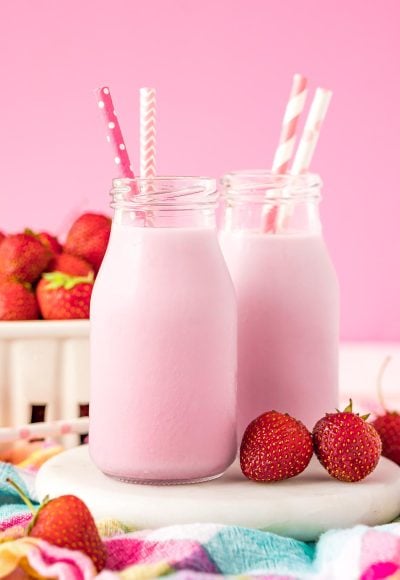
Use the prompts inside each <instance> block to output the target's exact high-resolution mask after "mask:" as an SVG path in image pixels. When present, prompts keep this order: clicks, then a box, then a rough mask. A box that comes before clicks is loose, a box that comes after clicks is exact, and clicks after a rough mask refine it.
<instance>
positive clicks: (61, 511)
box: [7, 479, 107, 572]
mask: <svg viewBox="0 0 400 580" xmlns="http://www.w3.org/2000/svg"><path fill="white" fill-rule="evenodd" d="M7 482H8V483H9V484H10V485H12V486H13V487H14V488H15V489H16V490H17V492H18V493H19V495H20V496H21V498H22V499H23V500H24V502H25V503H26V504H27V505H28V507H29V509H30V510H31V511H32V513H33V515H34V518H33V520H32V522H31V524H30V525H29V528H28V535H29V536H30V537H31V538H39V539H40V540H44V541H46V542H48V543H49V544H53V545H55V546H59V547H60V548H67V549H68V550H79V551H80V552H83V553H84V554H86V555H87V556H88V557H89V558H90V559H91V560H92V562H93V564H94V566H95V568H96V570H97V572H101V570H103V568H104V567H105V565H106V559H107V552H106V547H105V545H104V544H103V542H102V541H101V538H100V535H99V532H98V531H97V528H96V524H95V522H94V519H93V516H92V514H91V513H90V511H89V509H88V507H87V506H86V504H85V503H84V502H83V501H82V500H81V499H79V498H78V497H76V496H75V495H62V496H60V497H57V498H55V499H51V500H45V501H44V502H43V504H42V505H41V506H40V507H39V509H38V510H37V511H35V508H34V507H33V505H32V503H31V502H30V500H29V499H28V498H27V497H26V496H25V494H24V493H23V491H22V490H21V488H20V487H19V486H18V485H17V484H16V483H14V482H13V481H11V480H10V479H7Z"/></svg>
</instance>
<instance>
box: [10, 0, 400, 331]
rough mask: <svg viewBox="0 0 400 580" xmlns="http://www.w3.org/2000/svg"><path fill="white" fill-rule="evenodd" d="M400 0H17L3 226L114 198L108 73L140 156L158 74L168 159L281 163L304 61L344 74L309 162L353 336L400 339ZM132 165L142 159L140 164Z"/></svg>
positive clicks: (52, 225) (337, 79)
mask: <svg viewBox="0 0 400 580" xmlns="http://www.w3.org/2000/svg"><path fill="white" fill-rule="evenodd" d="M399 17H400V3H399V2H398V1H397V0H384V1H381V2H378V0H335V1H333V0H332V1H330V2H329V1H321V0H301V1H296V0H293V1H291V0H274V1H272V0H203V1H202V2H194V1H189V0H168V1H162V0H158V1H157V0H141V1H139V0H96V1H94V0H93V1H88V0H87V1H82V0H57V1H52V0H34V1H32V0H13V1H12V2H11V1H9V2H3V3H2V9H1V19H0V64H1V67H0V70H1V88H0V120H1V123H0V127H1V129H0V177H1V189H0V191H1V194H0V195H1V198H0V229H5V230H8V231H14V230H17V229H19V228H22V227H23V226H25V225H29V226H31V227H34V228H42V227H43V228H49V229H53V230H56V231H58V232H62V231H63V230H64V229H65V224H66V222H68V220H69V219H70V218H71V215H75V214H76V213H78V212H79V211H80V210H84V209H97V210H103V211H104V210H106V208H107V204H108V196H107V191H108V189H109V184H110V180H111V178H112V176H113V171H114V166H113V163H112V160H111V158H110V150H109V148H108V145H107V144H106V142H105V139H104V132H103V128H102V126H101V123H100V118H99V115H98V111H97V108H96V105H95V101H94V97H93V93H92V91H93V89H94V88H95V87H96V86H98V85H100V84H102V83H109V84H110V86H111V87H112V90H113V93H114V98H115V100H116V101H117V108H118V111H119V116H120V119H121V121H122V123H123V125H124V127H125V132H126V133H127V143H128V145H129V146H130V147H129V148H130V150H131V155H132V156H134V157H135V158H136V159H137V134H138V120H137V114H138V101H137V90H138V88H139V87H140V86H156V87H157V90H158V102H159V127H158V145H159V170H160V172H163V173H183V174H185V173H186V174H197V173H202V174H211V175H215V176H218V175H221V174H222V173H223V172H224V171H227V170H230V169H237V168H249V167H253V168H254V167H263V166H268V165H269V164H270V163H271V159H272V155H273V152H274V148H275V144H276V140H277V136H278V133H279V125H280V119H281V116H282V112H283V106H284V103H285V100H286V98H287V94H288V90H289V86H290V81H291V76H292V74H293V72H296V71H299V72H303V73H304V74H306V75H307V76H309V78H310V79H312V83H313V88H314V87H315V86H316V84H320V85H323V86H327V87H330V88H332V89H333V91H334V97H333V101H332V105H331V109H330V112H329V115H328V119H327V122H326V125H325V126H324V129H323V135H322V138H321V141H320V143H319V147H318V151H317V154H316V156H315V159H314V164H313V169H314V170H316V171H319V172H320V173H321V174H322V175H323V177H324V181H325V188H324V192H325V199H324V203H323V219H324V224H325V232H326V237H327V241H328V244H329V246H330V249H331V252H332V255H333V258H334V261H335V263H336V266H337V270H338V273H339V276H340V280H341V286H342V335H343V337H344V338H347V339H371V338H372V339H400V273H399V271H398V269H399V265H400V264H399V262H400V260H399V242H400V227H399V224H400V191H399V185H398V169H397V168H398V159H399V153H400V115H399V103H400V82H399V69H398V62H399V48H400V35H399V32H398V31H399V28H398V22H399ZM136 165H137V164H136Z"/></svg>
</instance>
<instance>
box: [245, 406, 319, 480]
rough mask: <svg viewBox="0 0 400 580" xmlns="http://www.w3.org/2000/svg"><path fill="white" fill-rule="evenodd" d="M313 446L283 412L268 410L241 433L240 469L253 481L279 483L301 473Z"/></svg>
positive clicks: (302, 429)
mask: <svg viewBox="0 0 400 580" xmlns="http://www.w3.org/2000/svg"><path fill="white" fill-rule="evenodd" d="M312 454H313V446H312V439H311V434H310V433H309V432H308V430H307V428H306V427H305V426H304V425H303V423H301V422H300V421H298V420H297V419H294V418H293V417H290V415H288V414H287V413H285V414H283V413H278V412H277V411H268V412H267V413H264V414H263V415H260V416H259V417H257V419H254V421H252V422H251V423H250V425H248V427H247V429H246V431H245V432H244V435H243V439H242V444H241V446H240V467H241V469H242V471H243V474H244V475H245V476H246V477H247V478H249V479H253V480H254V481H280V480H282V479H289V478H290V477H294V476H295V475H298V474H299V473H301V472H302V471H304V470H305V468H306V467H307V465H308V464H309V463H310V461H311V457H312Z"/></svg>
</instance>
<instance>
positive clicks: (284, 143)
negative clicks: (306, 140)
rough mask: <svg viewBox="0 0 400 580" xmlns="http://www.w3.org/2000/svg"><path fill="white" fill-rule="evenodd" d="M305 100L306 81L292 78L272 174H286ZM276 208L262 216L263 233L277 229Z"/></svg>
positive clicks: (302, 78) (298, 77)
mask: <svg viewBox="0 0 400 580" xmlns="http://www.w3.org/2000/svg"><path fill="white" fill-rule="evenodd" d="M306 98H307V79H306V77H304V76H303V75H301V74H298V73H297V74H295V75H294V76H293V81H292V87H291V90H290V95H289V100H288V102H287V105H286V109H285V114H284V116H283V121H282V129H281V134H280V137H279V144H278V147H277V149H276V152H275V156H274V161H273V163H272V172H273V173H277V174H282V173H287V171H288V168H289V163H290V161H291V159H292V155H293V151H294V146H295V143H296V132H297V126H298V123H299V120H300V116H301V113H302V112H303V109H304V105H305V102H306ZM277 213H278V211H277V207H276V206H275V207H273V208H271V209H270V210H269V211H268V212H267V214H266V215H263V230H264V232H275V231H276V228H277Z"/></svg>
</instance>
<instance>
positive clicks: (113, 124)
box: [96, 87, 135, 178]
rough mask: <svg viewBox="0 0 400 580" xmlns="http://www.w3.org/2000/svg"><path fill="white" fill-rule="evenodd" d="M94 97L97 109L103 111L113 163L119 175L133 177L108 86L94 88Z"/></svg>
mask: <svg viewBox="0 0 400 580" xmlns="http://www.w3.org/2000/svg"><path fill="white" fill-rule="evenodd" d="M96 99H97V104H98V107H99V109H100V110H101V111H102V113H103V118H104V122H105V125H106V128H107V137H106V139H107V141H108V142H109V143H110V144H111V146H112V148H113V153H114V163H115V164H116V166H117V167H118V173H119V177H131V178H134V177H135V175H134V173H133V168H132V165H131V162H130V160H129V156H128V151H127V149H126V145H125V141H124V138H123V136H122V131H121V127H120V125H119V122H118V118H117V113H116V112H115V109H114V105H113V102H112V98H111V93H110V89H109V87H101V88H99V89H96Z"/></svg>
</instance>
